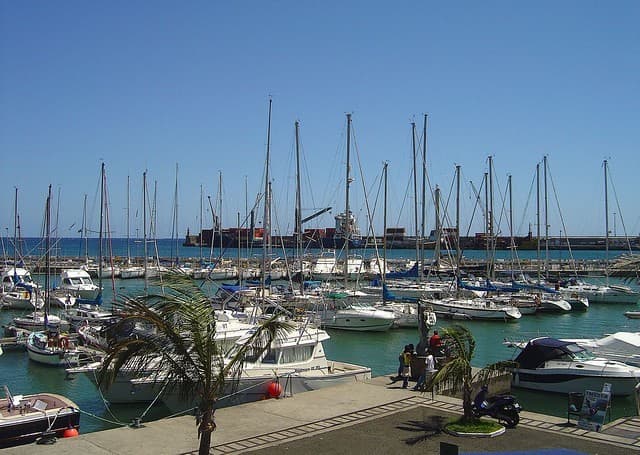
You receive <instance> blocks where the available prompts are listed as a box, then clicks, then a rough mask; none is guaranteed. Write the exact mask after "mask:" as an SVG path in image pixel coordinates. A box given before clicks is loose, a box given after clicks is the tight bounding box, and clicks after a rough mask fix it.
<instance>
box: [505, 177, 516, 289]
mask: <svg viewBox="0 0 640 455" xmlns="http://www.w3.org/2000/svg"><path fill="white" fill-rule="evenodd" d="M507 184H508V185H509V237H510V239H509V246H510V248H511V279H512V280H513V279H514V275H513V270H514V269H515V249H516V243H515V240H514V238H513V192H512V189H511V174H509V176H508V180H507Z"/></svg>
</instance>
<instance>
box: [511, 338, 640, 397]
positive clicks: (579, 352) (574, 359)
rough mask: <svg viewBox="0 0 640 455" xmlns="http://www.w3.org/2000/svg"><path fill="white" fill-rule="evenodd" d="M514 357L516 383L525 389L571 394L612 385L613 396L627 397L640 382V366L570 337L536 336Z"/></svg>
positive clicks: (513, 379) (514, 379)
mask: <svg viewBox="0 0 640 455" xmlns="http://www.w3.org/2000/svg"><path fill="white" fill-rule="evenodd" d="M514 360H515V362H516V363H517V364H518V367H517V368H514V369H513V376H512V385H513V386H514V387H521V388H525V389H533V390H541V391H545V392H557V393H564V394H568V393H570V392H583V391H585V390H596V391H599V390H602V388H603V385H604V384H611V392H612V394H613V395H618V396H627V395H631V394H633V393H634V391H635V387H636V385H637V384H638V383H639V382H640V368H636V367H633V366H630V365H626V364H624V363H621V362H616V361H613V360H608V359H606V358H604V357H596V356H595V355H594V354H593V353H592V352H590V351H589V350H587V349H585V348H584V347H582V346H580V345H579V344H578V343H576V342H574V341H570V340H559V339H556V338H549V337H540V338H534V339H532V340H530V341H529V342H528V343H527V344H526V345H525V346H524V347H523V348H522V351H521V352H520V353H519V354H518V356H517V357H516V358H515V359H514Z"/></svg>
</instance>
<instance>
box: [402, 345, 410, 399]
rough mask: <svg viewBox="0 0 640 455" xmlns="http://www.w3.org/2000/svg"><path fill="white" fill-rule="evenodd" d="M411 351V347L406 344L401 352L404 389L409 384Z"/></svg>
mask: <svg viewBox="0 0 640 455" xmlns="http://www.w3.org/2000/svg"><path fill="white" fill-rule="evenodd" d="M412 357H413V353H412V352H411V348H410V347H409V346H406V347H405V349H404V352H403V353H402V388H403V389H406V388H407V387H408V386H409V377H410V376H411V358H412Z"/></svg>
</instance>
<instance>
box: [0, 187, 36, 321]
mask: <svg viewBox="0 0 640 455" xmlns="http://www.w3.org/2000/svg"><path fill="white" fill-rule="evenodd" d="M15 190H16V191H15V199H14V209H13V267H11V268H7V269H5V270H4V271H3V272H2V293H1V295H0V308H3V307H6V308H11V309H23V310H29V309H34V308H35V309H40V308H42V307H43V305H44V301H43V300H42V298H41V297H40V294H39V288H38V285H37V284H36V283H34V281H33V279H32V278H31V273H30V272H29V271H28V270H27V269H25V268H24V267H20V263H21V262H22V260H18V256H19V251H18V230H19V229H20V227H19V224H20V222H19V217H18V188H16V189H15Z"/></svg>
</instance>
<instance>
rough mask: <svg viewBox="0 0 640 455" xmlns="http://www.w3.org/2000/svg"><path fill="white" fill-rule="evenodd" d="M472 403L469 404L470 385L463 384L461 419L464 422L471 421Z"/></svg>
mask: <svg viewBox="0 0 640 455" xmlns="http://www.w3.org/2000/svg"><path fill="white" fill-rule="evenodd" d="M471 405H472V403H471V384H469V383H467V382H465V384H464V386H463V389H462V410H463V415H464V417H463V419H464V420H466V421H469V420H472V419H473V411H472V406H471Z"/></svg>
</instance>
